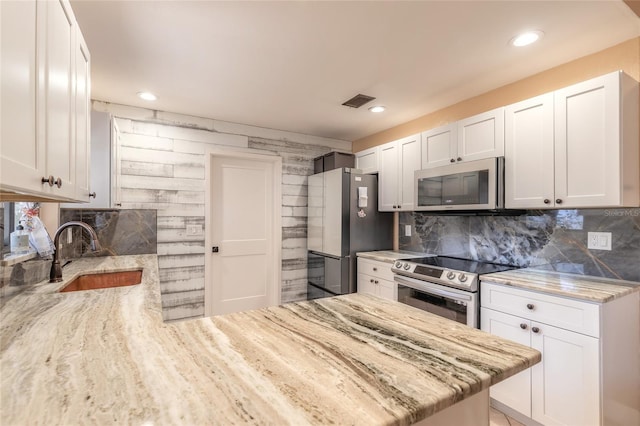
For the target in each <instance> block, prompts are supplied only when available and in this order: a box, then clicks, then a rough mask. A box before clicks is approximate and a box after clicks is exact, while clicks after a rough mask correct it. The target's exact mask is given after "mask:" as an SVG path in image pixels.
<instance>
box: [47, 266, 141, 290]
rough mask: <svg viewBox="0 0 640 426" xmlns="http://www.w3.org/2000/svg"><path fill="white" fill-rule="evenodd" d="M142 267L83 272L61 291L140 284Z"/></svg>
mask: <svg viewBox="0 0 640 426" xmlns="http://www.w3.org/2000/svg"><path fill="white" fill-rule="evenodd" d="M141 281H142V269H138V270H135V271H122V272H103V273H98V274H91V273H89V274H83V275H80V276H78V277H77V278H75V279H74V280H73V281H71V282H70V283H69V284H67V285H66V286H64V288H63V289H62V290H60V292H61V293H66V292H69V291H81V290H97V289H101V288H112V287H125V286H130V285H136V284H140V282H141Z"/></svg>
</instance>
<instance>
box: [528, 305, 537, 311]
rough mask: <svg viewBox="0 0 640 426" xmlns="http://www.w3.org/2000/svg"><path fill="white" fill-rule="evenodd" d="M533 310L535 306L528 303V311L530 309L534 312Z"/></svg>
mask: <svg viewBox="0 0 640 426" xmlns="http://www.w3.org/2000/svg"><path fill="white" fill-rule="evenodd" d="M533 308H535V306H533V304H532V303H527V309H529V310H530V311H532V310H533Z"/></svg>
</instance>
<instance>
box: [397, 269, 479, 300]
mask: <svg viewBox="0 0 640 426" xmlns="http://www.w3.org/2000/svg"><path fill="white" fill-rule="evenodd" d="M393 280H394V281H395V282H397V283H398V284H402V285H404V286H407V287H411V288H412V289H414V290H418V291H421V292H423V293H431V294H435V295H437V296H444V297H448V298H450V299H453V300H465V301H470V300H471V299H472V298H471V296H470V295H467V294H460V293H454V292H452V291H447V290H442V289H440V288H434V287H427V286H424V285H422V283H419V284H418V283H414V282H413V280H411V279H409V278H402V277H399V276H397V275H396V276H395V277H394V278H393Z"/></svg>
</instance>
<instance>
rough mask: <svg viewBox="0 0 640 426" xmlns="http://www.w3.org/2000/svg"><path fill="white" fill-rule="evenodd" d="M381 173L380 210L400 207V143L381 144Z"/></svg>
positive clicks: (392, 209) (379, 184)
mask: <svg viewBox="0 0 640 426" xmlns="http://www.w3.org/2000/svg"><path fill="white" fill-rule="evenodd" d="M379 166H380V173H379V175H378V210H379V211H381V212H384V211H387V212H390V211H396V210H397V209H398V207H397V206H398V181H399V178H398V177H399V173H398V144H397V143H396V142H395V141H394V142H389V143H386V144H384V145H381V146H380V151H379Z"/></svg>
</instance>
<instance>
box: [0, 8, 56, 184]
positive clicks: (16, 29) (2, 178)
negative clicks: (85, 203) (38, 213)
mask: <svg viewBox="0 0 640 426" xmlns="http://www.w3.org/2000/svg"><path fill="white" fill-rule="evenodd" d="M45 6H46V5H44V4H42V3H36V2H33V1H0V31H1V39H0V40H1V49H0V52H1V53H0V55H1V56H0V80H1V85H2V86H1V88H0V92H1V93H2V96H1V99H2V101H1V102H2V104H1V105H0V113H1V115H0V123H2V125H0V144H1V145H0V188H1V189H3V190H9V191H28V192H35V193H37V192H42V191H43V184H42V178H43V177H44V176H45V174H46V162H45V145H44V137H42V136H40V135H38V134H37V133H36V130H37V129H38V126H37V114H36V112H37V104H36V101H37V99H38V97H39V96H40V95H39V94H38V93H37V92H38V88H39V85H38V68H37V65H38V63H37V46H38V40H37V39H36V34H38V33H37V31H36V27H37V20H38V17H39V16H40V15H41V14H42V8H43V7H45ZM40 36H41V37H42V39H44V35H40Z"/></svg>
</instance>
